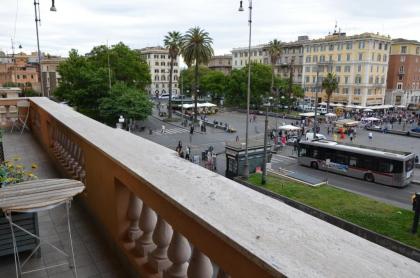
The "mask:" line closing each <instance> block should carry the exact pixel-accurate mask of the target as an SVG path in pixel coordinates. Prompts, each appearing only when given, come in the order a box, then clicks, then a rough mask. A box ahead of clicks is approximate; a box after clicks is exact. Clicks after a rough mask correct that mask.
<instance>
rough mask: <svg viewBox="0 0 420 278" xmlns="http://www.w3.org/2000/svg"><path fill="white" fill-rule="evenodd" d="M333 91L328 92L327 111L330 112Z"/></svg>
mask: <svg viewBox="0 0 420 278" xmlns="http://www.w3.org/2000/svg"><path fill="white" fill-rule="evenodd" d="M331 94H332V92H327V113H330V111H329V110H330V99H331Z"/></svg>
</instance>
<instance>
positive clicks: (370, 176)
mask: <svg viewBox="0 0 420 278" xmlns="http://www.w3.org/2000/svg"><path fill="white" fill-rule="evenodd" d="M365 181H367V182H375V178H374V177H373V175H372V174H371V173H367V174H365Z"/></svg>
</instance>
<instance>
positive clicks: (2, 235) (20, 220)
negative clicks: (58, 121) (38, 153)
mask: <svg viewBox="0 0 420 278" xmlns="http://www.w3.org/2000/svg"><path fill="white" fill-rule="evenodd" d="M19 160H20V158H19V157H15V158H14V159H13V161H3V162H2V163H0V187H1V188H4V187H7V186H19V185H18V184H19V183H20V182H23V181H28V180H33V179H36V178H37V177H36V176H35V175H34V173H33V171H26V170H25V167H24V166H23V165H22V164H19V163H18V162H19ZM31 168H32V169H33V170H35V169H36V168H37V165H36V164H32V167H31ZM12 218H13V222H14V223H16V224H17V225H19V226H21V227H23V228H25V229H26V230H28V231H29V232H31V233H33V234H36V235H39V229H38V215H37V213H19V212H16V213H12ZM14 232H15V237H16V243H17V247H18V250H19V252H21V251H27V250H32V249H34V248H35V247H36V246H37V244H38V240H37V239H36V238H34V237H32V236H30V235H28V234H27V233H25V232H23V231H21V230H18V229H16V228H15V230H14ZM9 254H13V241H12V234H11V229H10V224H9V221H8V220H7V218H6V217H5V216H4V213H3V212H2V211H0V256H4V255H9Z"/></svg>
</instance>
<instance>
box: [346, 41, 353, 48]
mask: <svg viewBox="0 0 420 278" xmlns="http://www.w3.org/2000/svg"><path fill="white" fill-rule="evenodd" d="M352 48H353V43H352V42H348V43H346V49H347V50H350V49H352Z"/></svg>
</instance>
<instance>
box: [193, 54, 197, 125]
mask: <svg viewBox="0 0 420 278" xmlns="http://www.w3.org/2000/svg"><path fill="white" fill-rule="evenodd" d="M197 90H198V63H197V60H196V62H195V74H194V92H193V93H194V122H197V114H198V109H197V102H198V92H197Z"/></svg>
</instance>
